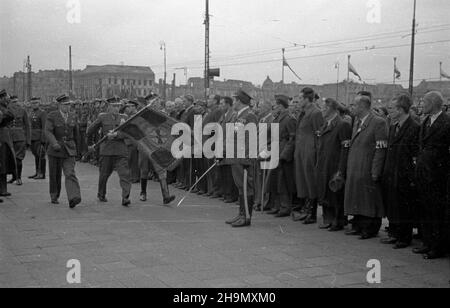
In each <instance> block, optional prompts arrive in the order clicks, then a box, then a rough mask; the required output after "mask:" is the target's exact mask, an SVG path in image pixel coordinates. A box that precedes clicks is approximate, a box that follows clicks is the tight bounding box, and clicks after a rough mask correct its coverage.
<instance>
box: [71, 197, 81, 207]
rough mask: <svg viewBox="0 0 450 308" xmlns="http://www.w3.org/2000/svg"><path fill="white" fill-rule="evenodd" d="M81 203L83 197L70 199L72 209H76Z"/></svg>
mask: <svg viewBox="0 0 450 308" xmlns="http://www.w3.org/2000/svg"><path fill="white" fill-rule="evenodd" d="M80 203H81V198H78V197H77V198H73V199H72V200H70V201H69V207H70V208H71V209H74V208H75V207H76V206H77V205H78V204H80Z"/></svg>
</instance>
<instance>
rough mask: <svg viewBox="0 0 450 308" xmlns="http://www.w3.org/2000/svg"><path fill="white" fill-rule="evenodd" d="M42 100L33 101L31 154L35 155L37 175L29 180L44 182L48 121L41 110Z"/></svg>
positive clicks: (36, 98)
mask: <svg viewBox="0 0 450 308" xmlns="http://www.w3.org/2000/svg"><path fill="white" fill-rule="evenodd" d="M40 100H41V99H40V98H38V97H33V98H32V99H31V112H30V116H29V119H30V122H31V153H33V155H34V163H35V166H36V173H35V174H34V175H32V176H30V177H28V178H29V179H34V180H44V179H45V169H46V160H45V144H46V138H45V122H46V121H47V113H46V112H45V111H44V110H42V109H41V108H40V105H41V103H40Z"/></svg>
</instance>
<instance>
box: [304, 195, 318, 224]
mask: <svg viewBox="0 0 450 308" xmlns="http://www.w3.org/2000/svg"><path fill="white" fill-rule="evenodd" d="M315 223H317V200H310V201H309V203H308V217H306V219H305V221H304V222H303V224H305V225H311V224H315Z"/></svg>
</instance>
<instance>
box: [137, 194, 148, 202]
mask: <svg viewBox="0 0 450 308" xmlns="http://www.w3.org/2000/svg"><path fill="white" fill-rule="evenodd" d="M139 200H140V201H142V202H145V201H147V194H146V193H142V194H141V197H140V198H139Z"/></svg>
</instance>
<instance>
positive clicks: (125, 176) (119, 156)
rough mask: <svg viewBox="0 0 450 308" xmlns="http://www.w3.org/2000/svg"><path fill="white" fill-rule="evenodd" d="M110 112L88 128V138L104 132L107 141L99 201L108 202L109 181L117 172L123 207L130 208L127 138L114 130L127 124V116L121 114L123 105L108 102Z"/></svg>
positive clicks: (103, 151) (103, 155) (101, 172)
mask: <svg viewBox="0 0 450 308" xmlns="http://www.w3.org/2000/svg"><path fill="white" fill-rule="evenodd" d="M108 104H109V106H108V110H107V112H105V113H101V114H99V116H98V117H97V119H96V120H95V121H94V122H93V123H92V124H91V125H90V126H89V127H88V130H87V137H88V138H89V137H90V136H92V135H94V134H96V133H97V132H98V131H99V129H101V130H102V133H103V135H104V136H107V140H106V141H105V142H103V143H102V144H101V145H100V175H99V183H98V194H97V197H98V200H99V201H100V202H108V200H107V199H106V188H107V184H108V179H109V177H110V176H111V174H112V173H113V171H114V170H115V171H116V172H117V174H118V175H119V178H120V186H121V187H122V205H123V206H125V207H128V206H129V205H130V204H131V201H130V193H131V181H130V168H129V166H128V148H127V145H126V144H125V136H124V135H123V134H122V133H121V132H114V130H115V129H116V128H117V127H119V126H120V125H122V124H123V123H125V122H126V120H127V118H128V117H127V116H126V115H124V114H120V113H119V109H120V106H121V103H117V102H114V101H113V100H111V99H110V100H108Z"/></svg>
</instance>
